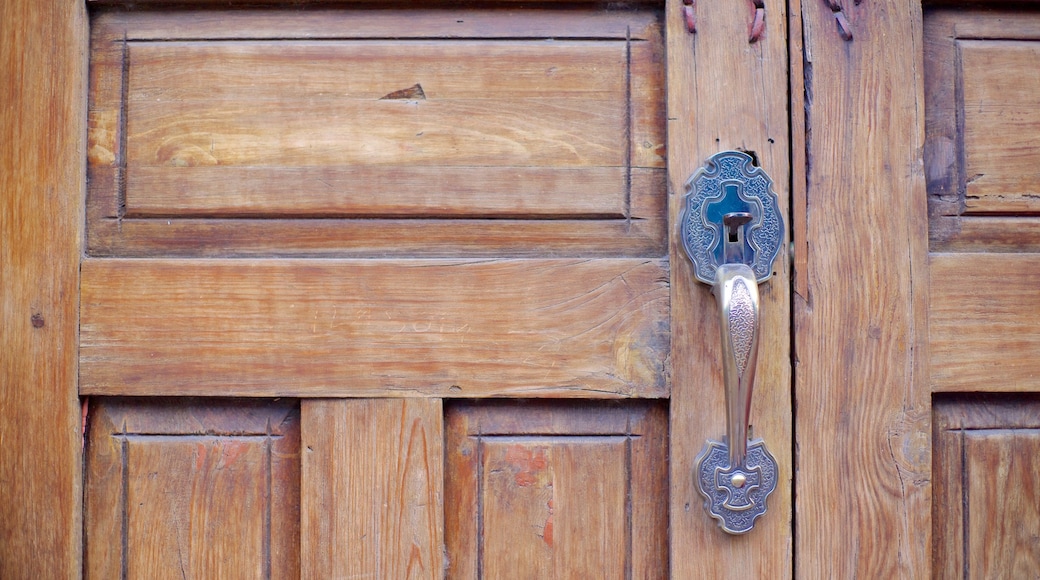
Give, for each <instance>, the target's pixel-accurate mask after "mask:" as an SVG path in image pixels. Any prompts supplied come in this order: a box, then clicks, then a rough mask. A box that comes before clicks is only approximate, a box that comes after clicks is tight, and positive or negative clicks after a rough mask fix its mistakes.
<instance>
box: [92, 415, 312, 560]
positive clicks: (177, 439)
mask: <svg viewBox="0 0 1040 580" xmlns="http://www.w3.org/2000/svg"><path fill="white" fill-rule="evenodd" d="M95 401H98V400H95ZM90 417H91V425H90V436H89V448H88V452H87V459H86V468H87V469H86V474H87V475H86V477H87V482H86V483H87V494H86V504H87V505H86V526H85V530H86V566H85V574H86V576H87V577H90V578H118V577H132V578H144V577H147V578H167V577H184V576H187V577H194V578H199V577H221V578H260V577H267V578H298V577H299V574H300V544H299V541H300V540H299V530H300V528H299V522H300V431H299V429H300V420H299V412H298V411H297V410H296V403H295V402H291V401H280V402H268V401H227V400H191V399H188V400H184V399H151V400H147V401H143V400H139V399H138V400H129V399H102V400H100V401H99V402H95V404H94V406H93V412H92V414H91V416H90Z"/></svg>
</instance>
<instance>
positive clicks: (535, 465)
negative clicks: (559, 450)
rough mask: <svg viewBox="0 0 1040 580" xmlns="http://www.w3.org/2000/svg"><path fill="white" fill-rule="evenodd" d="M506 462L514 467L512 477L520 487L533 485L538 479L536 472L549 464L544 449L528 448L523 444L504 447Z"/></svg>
mask: <svg viewBox="0 0 1040 580" xmlns="http://www.w3.org/2000/svg"><path fill="white" fill-rule="evenodd" d="M506 462H507V463H509V464H510V465H511V466H513V467H514V468H515V469H516V474H515V475H514V479H515V480H516V484H517V485H519V486H520V487H527V486H529V485H533V484H534V483H535V482H536V481H538V472H540V471H542V470H544V469H545V468H546V467H547V466H548V465H549V460H548V458H546V456H545V449H528V448H527V447H524V446H523V445H510V446H509V447H508V448H506Z"/></svg>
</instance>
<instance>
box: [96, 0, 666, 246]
mask: <svg viewBox="0 0 1040 580" xmlns="http://www.w3.org/2000/svg"><path fill="white" fill-rule="evenodd" d="M449 12H450V13H451V14H453V15H455V17H454V19H452V20H448V19H446V18H445V13H446V11H444V10H432V11H431V10H420V11H415V12H409V13H408V14H407V15H406V14H404V13H394V14H393V15H391V14H390V13H386V12H372V11H368V12H363V11H348V13H346V14H344V13H333V12H321V13H320V14H323V15H325V16H326V18H325V19H324V20H323V19H320V18H318V17H316V15H315V14H314V13H292V14H281V13H278V14H275V13H270V12H268V13H263V12H254V11H242V12H229V13H222V14H221V16H222V18H216V17H212V16H211V17H201V18H198V19H197V20H198V22H196V21H195V20H194V19H193V20H192V21H191V22H190V23H189V22H187V21H186V20H185V19H186V18H187V16H186V15H184V14H178V13H172V14H147V13H144V14H123V13H108V14H105V15H103V16H101V17H99V18H98V19H97V26H96V27H95V30H94V33H93V45H94V46H95V51H94V53H93V57H92V59H93V60H92V70H91V94H92V98H91V103H90V132H89V141H90V147H89V151H90V156H89V159H90V168H89V172H90V174H89V183H90V191H89V195H88V216H89V227H88V235H89V236H88V246H89V248H90V251H91V253H93V254H94V255H128V256H134V255H169V254H170V253H172V254H175V255H177V254H180V255H199V254H203V255H207V254H208V255H214V254H215V255H221V256H227V255H244V254H246V255H247V254H252V255H262V254H268V255H270V254H276V255H309V254H314V253H320V254H324V255H335V254H340V255H343V254H352V255H366V254H367V255H376V254H378V255H386V254H397V255H415V254H417V253H424V254H431V253H432V254H435V255H440V256H444V255H467V254H468V255H473V254H474V253H481V254H487V255H494V254H496V253H497V254H498V255H501V254H502V252H503V251H505V252H509V253H510V254H512V255H515V254H516V252H518V251H523V252H526V253H530V254H537V253H539V252H541V253H543V254H544V253H545V252H546V251H551V252H554V253H557V254H558V253H559V252H560V251H561V250H562V251H564V252H567V251H571V252H580V253H582V254H583V255H587V254H588V253H589V252H590V251H591V252H594V253H599V254H612V253H613V254H614V255H617V253H618V252H622V253H624V254H625V255H640V254H641V253H642V254H644V255H645V254H646V252H647V251H651V252H655V253H660V252H662V251H663V248H664V244H665V241H664V239H665V234H664V214H665V207H664V199H665V190H666V186H665V175H664V109H663V105H662V103H663V92H664V82H663V69H662V67H661V66H660V62H661V58H662V53H663V49H662V46H661V31H660V24H659V23H658V22H657V21H656V19H655V18H654V17H653V16H652V15H651V14H650V13H647V12H640V11H632V12H624V13H622V14H623V16H622V14H619V13H612V12H603V13H595V14H589V13H588V11H587V10H583V11H576V10H554V11H548V10H535V11H533V12H532V14H531V15H530V16H531V17H530V19H528V18H527V17H526V16H527V15H526V14H525V13H518V12H515V11H509V10H487V11H483V12H475V11H472V10H457V11H456V10H452V11H449ZM552 15H555V19H554V17H553V16H552ZM579 15H580V16H582V17H583V18H584V19H580V18H579ZM348 16H349V18H348ZM626 18H627V19H626ZM218 20H219V24H218ZM215 26H219V30H218V29H217V28H215ZM344 27H345V28H344ZM344 30H349V32H347V33H345V32H344ZM402 31H405V32H402ZM506 32H509V33H510V34H509V35H508V36H506V35H505V33H506ZM438 34H439V36H438ZM444 37H449V38H451V37H456V38H452V39H451V40H445V39H444ZM460 37H461V38H460ZM387 38H393V39H394V40H386V39H387ZM547 39H552V42H546V40H547ZM244 217H254V218H277V219H273V220H265V221H264V223H262V224H255V223H251V222H250V221H249V220H242V219H241V218H244ZM292 217H296V218H304V217H306V218H312V219H313V218H323V219H322V220H320V222H319V223H318V226H319V227H320V228H321V229H322V230H325V231H323V232H322V233H321V234H315V233H314V232H313V231H312V229H311V223H310V222H311V221H312V220H308V221H307V222H294V221H292V220H286V219H285V218H292ZM349 217H361V218H412V219H406V220H394V219H377V220H371V219H365V220H349V219H342V218H349ZM149 218H161V219H149ZM171 218H181V219H171ZM184 218H209V219H202V220H198V219H184ZM221 218H223V219H221ZM227 218H238V219H231V220H230V221H228V220H227ZM333 218H340V219H333ZM414 218H455V219H462V218H464V219H466V220H467V221H466V222H464V223H460V222H457V221H453V220H452V219H447V220H444V219H433V220H429V221H427V220H424V222H425V223H423V224H421V226H420V227H421V228H422V229H424V230H427V233H428V234H429V235H427V236H425V239H424V240H423V241H424V242H425V243H421V244H420V243H413V244H408V243H407V242H405V243H404V247H401V245H400V244H401V241H402V240H407V239H415V238H416V236H415V233H413V231H412V227H413V226H414V225H415V220H414ZM502 218H509V219H511V220H514V221H513V222H512V223H506V222H499V221H491V222H489V221H488V220H489V219H494V220H499V219H502ZM546 219H551V220H552V221H553V222H554V223H549V224H546V223H542V221H543V220H546ZM476 220H480V221H476ZM563 220H569V221H570V223H564V222H563ZM474 222H475V223H474ZM260 226H262V228H261V227H260ZM474 231H476V232H475V233H471V232H474ZM426 240H428V241H426ZM532 246H533V247H532Z"/></svg>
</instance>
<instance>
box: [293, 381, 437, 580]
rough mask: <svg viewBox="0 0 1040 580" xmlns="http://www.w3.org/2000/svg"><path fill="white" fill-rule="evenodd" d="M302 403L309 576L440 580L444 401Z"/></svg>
mask: <svg viewBox="0 0 1040 580" xmlns="http://www.w3.org/2000/svg"><path fill="white" fill-rule="evenodd" d="M301 405H302V420H303V446H304V447H303V448H304V450H305V451H304V455H303V484H302V485H303V514H302V540H301V541H302V552H303V567H302V575H303V577H305V578H355V577H370V578H409V579H411V578H441V577H443V573H444V565H445V562H444V552H443V545H444V544H443V542H444V519H443V517H444V516H443V509H444V491H443V477H444V451H443V450H444V429H443V416H442V411H441V401H440V400H439V399H393V400H389V399H366V400H362V399H343V400H307V401H303V402H302V403H301Z"/></svg>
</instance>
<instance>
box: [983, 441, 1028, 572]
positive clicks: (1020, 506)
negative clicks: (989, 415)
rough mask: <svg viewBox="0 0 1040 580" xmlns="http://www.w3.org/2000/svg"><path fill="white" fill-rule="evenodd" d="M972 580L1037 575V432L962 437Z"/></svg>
mask: <svg viewBox="0 0 1040 580" xmlns="http://www.w3.org/2000/svg"><path fill="white" fill-rule="evenodd" d="M964 455H965V457H966V458H967V465H965V466H964V468H965V470H966V475H965V479H967V481H968V486H967V489H965V496H966V498H967V504H968V534H967V538H966V541H967V544H968V550H969V552H968V562H967V564H968V571H969V573H970V577H971V578H997V577H1006V578H1036V577H1038V576H1040V538H1038V531H1040V483H1038V482H1040V430H1036V429H1033V430H1028V431H1026V430H1000V431H997V432H992V433H985V432H984V433H978V434H972V435H970V436H966V437H965V441H964Z"/></svg>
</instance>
